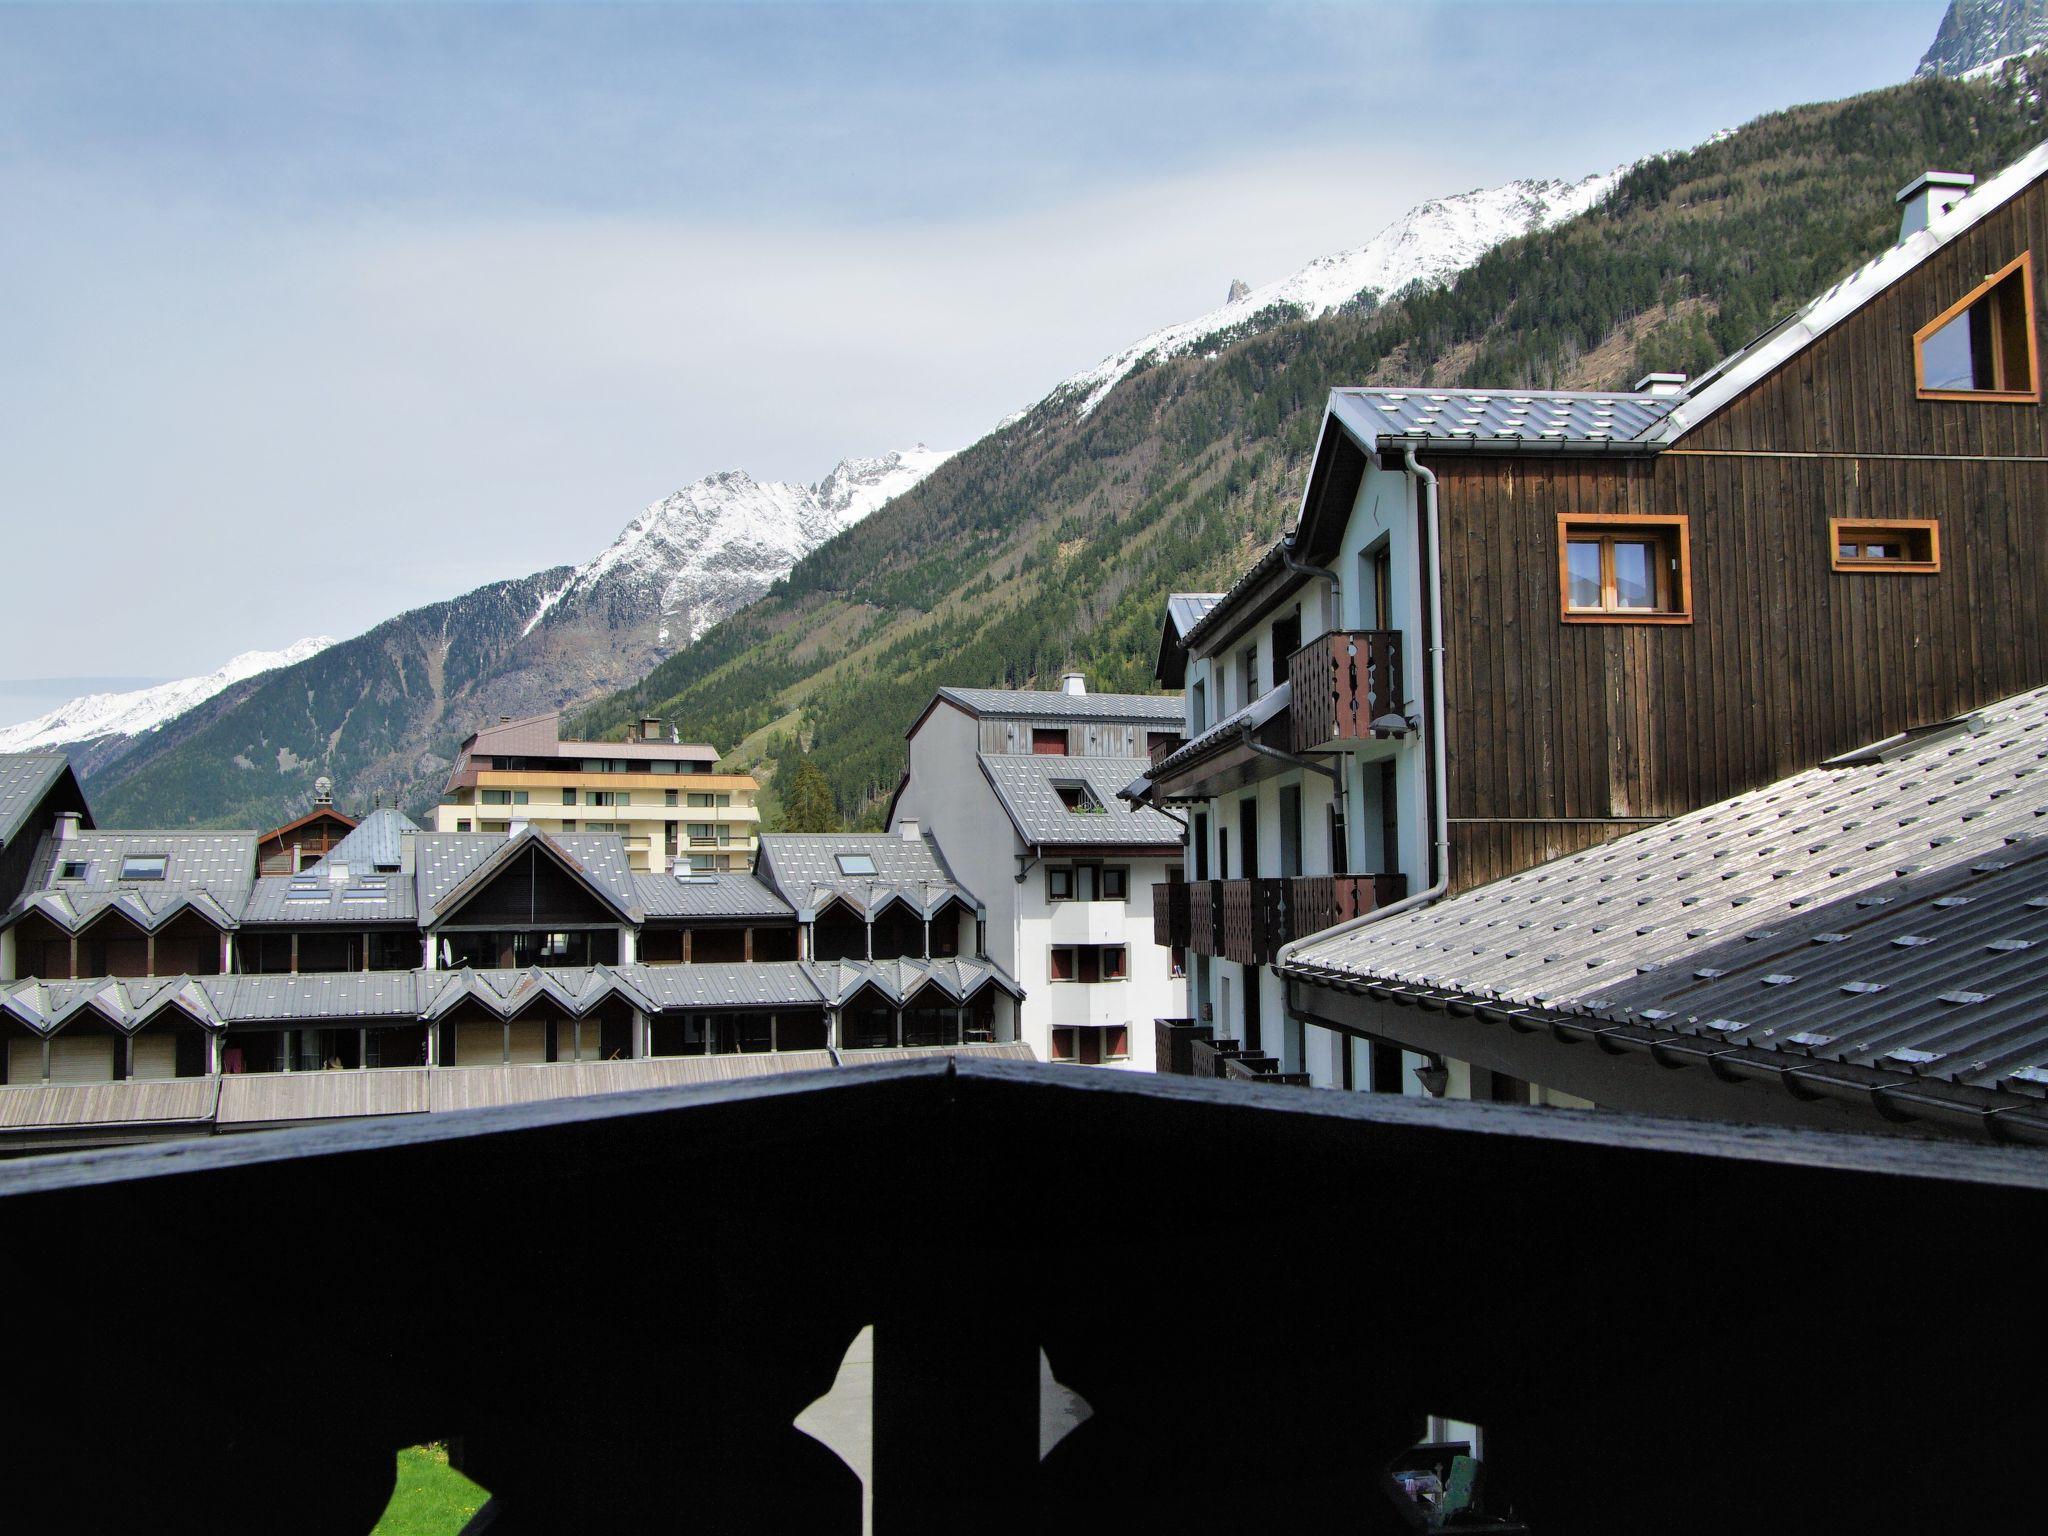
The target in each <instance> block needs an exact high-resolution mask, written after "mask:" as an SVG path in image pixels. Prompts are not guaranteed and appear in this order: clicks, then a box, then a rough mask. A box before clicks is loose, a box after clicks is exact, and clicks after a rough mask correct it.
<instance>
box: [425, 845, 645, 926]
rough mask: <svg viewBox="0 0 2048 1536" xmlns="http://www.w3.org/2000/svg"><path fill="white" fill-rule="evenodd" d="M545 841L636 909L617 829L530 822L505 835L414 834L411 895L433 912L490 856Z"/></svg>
mask: <svg viewBox="0 0 2048 1536" xmlns="http://www.w3.org/2000/svg"><path fill="white" fill-rule="evenodd" d="M535 843H545V844H548V845H551V846H552V847H553V848H554V849H555V850H556V851H557V852H559V853H562V854H565V855H567V857H568V858H569V860H570V862H571V863H572V864H574V865H575V866H576V867H577V869H578V870H579V871H580V872H581V873H582V874H583V875H584V876H585V877H587V878H588V879H589V881H590V882H591V884H592V885H593V886H595V887H596V888H597V889H598V890H599V891H601V892H602V893H603V894H604V895H605V896H606V897H607V898H608V899H609V900H610V901H611V902H612V903H613V905H615V906H617V907H618V908H619V909H620V910H621V911H623V912H627V913H635V914H637V910H638V909H637V907H636V906H635V898H636V896H637V891H636V889H635V887H634V884H633V870H632V865H631V862H630V860H629V859H628V858H627V856H626V840H625V839H624V838H623V837H621V836H620V835H619V834H618V833H616V832H557V833H548V832H541V831H539V830H537V829H535V828H533V827H527V828H525V829H524V830H523V831H520V832H518V833H516V834H513V835H510V836H507V835H505V834H502V833H497V832H420V833H416V834H414V838H413V870H414V881H415V900H416V901H417V903H418V910H419V912H420V913H421V914H422V915H423V916H427V915H432V914H436V913H438V912H439V910H440V908H441V907H442V906H444V905H445V904H446V903H447V901H448V899H449V898H450V897H451V896H453V895H455V894H456V892H457V888H458V887H460V886H462V885H463V884H464V883H465V882H467V881H469V880H470V879H472V878H473V877H480V876H482V875H483V874H484V866H485V864H486V863H487V862H489V861H492V860H498V861H501V862H502V861H507V860H510V859H513V858H516V857H517V856H518V853H517V852H516V851H515V849H520V848H524V847H525V846H527V845H529V844H535Z"/></svg>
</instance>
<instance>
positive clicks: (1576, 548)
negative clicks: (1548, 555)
mask: <svg viewBox="0 0 2048 1536" xmlns="http://www.w3.org/2000/svg"><path fill="white" fill-rule="evenodd" d="M1565 574H1566V598H1565V601H1566V602H1568V603H1569V604H1570V605H1571V606H1572V607H1574V608H1598V607H1599V606H1600V546H1599V545H1598V544H1597V543H1595V542H1594V541H1592V540H1591V539H1573V540H1572V541H1571V542H1570V543H1568V544H1567V545H1565Z"/></svg>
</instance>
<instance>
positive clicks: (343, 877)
mask: <svg viewBox="0 0 2048 1536" xmlns="http://www.w3.org/2000/svg"><path fill="white" fill-rule="evenodd" d="M327 883H328V884H329V885H335V886H340V885H347V884H348V866H347V865H346V864H329V865H328V866H327Z"/></svg>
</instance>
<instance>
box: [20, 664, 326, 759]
mask: <svg viewBox="0 0 2048 1536" xmlns="http://www.w3.org/2000/svg"><path fill="white" fill-rule="evenodd" d="M332 644H334V641H333V639H332V638H331V637H330V636H327V635H315V636H310V637H308V638H307V639H304V640H296V641H293V642H292V643H291V644H290V645H288V646H286V647H285V648H284V649H283V650H279V651H244V652H243V653H242V654H241V655H239V656H237V657H235V658H234V659H232V660H231V661H229V662H227V663H226V664H224V665H223V666H220V667H218V668H216V669H215V670H213V671H211V672H209V673H207V674H206V675H205V676H204V677H184V678H179V679H178V680H176V681H175V682H169V683H158V684H156V685H155V686H154V687H151V688H137V689H134V690H132V691H129V692H126V693H88V694H85V695H83V696H82V697H79V698H76V699H73V700H71V701H70V702H69V703H67V704H59V705H58V706H57V707H56V708H55V709H53V710H51V711H50V712H49V713H48V714H43V715H38V716H36V718H35V719H33V720H25V721H23V722H22V723H21V724H19V725H10V726H7V727H5V728H4V729H0V752H39V751H43V750H46V749H48V748H50V747H63V746H70V745H73V744H74V743H77V742H82V741H96V740H98V739H99V738H100V737H103V736H140V735H142V734H143V733H144V732H145V731H154V730H158V729H160V728H161V727H162V726H164V725H165V724H167V723H168V722H170V721H172V720H175V719H176V718H177V717H178V716H180V715H182V714H184V713H185V711H187V710H188V709H196V708H198V707H199V706H200V705H201V704H204V703H205V702H206V701H207V700H208V699H210V698H212V697H213V696H214V695H215V694H217V693H219V692H221V691H222V690H223V689H226V688H230V687H232V686H233V685H234V684H236V683H239V682H241V681H243V680H244V679H245V678H251V677H256V676H259V675H260V674H262V673H265V672H274V671H276V670H277V669H278V668H279V667H289V666H292V665H293V664H294V663H297V662H301V661H304V660H305V659H306V658H307V657H309V656H317V655H319V654H320V653H321V652H322V651H324V650H326V649H327V647H329V646H330V645H332Z"/></svg>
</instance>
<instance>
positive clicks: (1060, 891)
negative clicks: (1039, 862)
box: [1045, 865, 1074, 901]
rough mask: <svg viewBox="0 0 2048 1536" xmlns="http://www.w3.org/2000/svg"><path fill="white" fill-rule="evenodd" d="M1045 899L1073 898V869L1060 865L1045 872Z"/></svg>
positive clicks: (1062, 899) (1068, 899)
mask: <svg viewBox="0 0 2048 1536" xmlns="http://www.w3.org/2000/svg"><path fill="white" fill-rule="evenodd" d="M1045 899H1046V900H1047V901H1072V900H1073V899H1074V871H1073V869H1072V868H1071V867H1068V866H1066V865H1060V866H1057V867H1054V868H1049V869H1047V870H1046V872H1045Z"/></svg>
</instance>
